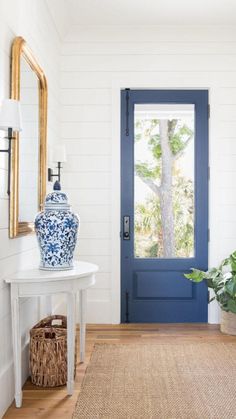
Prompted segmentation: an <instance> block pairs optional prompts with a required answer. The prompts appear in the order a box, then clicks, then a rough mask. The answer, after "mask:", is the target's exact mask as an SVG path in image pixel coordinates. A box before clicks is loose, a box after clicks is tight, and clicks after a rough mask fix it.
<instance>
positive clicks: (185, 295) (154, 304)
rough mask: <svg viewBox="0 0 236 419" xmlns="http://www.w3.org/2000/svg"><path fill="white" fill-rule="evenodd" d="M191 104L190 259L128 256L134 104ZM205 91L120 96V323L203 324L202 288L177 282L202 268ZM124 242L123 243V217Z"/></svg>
mask: <svg viewBox="0 0 236 419" xmlns="http://www.w3.org/2000/svg"><path fill="white" fill-rule="evenodd" d="M154 103H156V104H194V106H195V107H194V109H195V143H194V144H195V145H194V147H195V149H194V158H195V174H194V176H195V183H194V188H195V227H194V231H195V256H194V257H191V258H176V259H161V258H159V259H157V258H155V259H154V258H153V259H142V258H135V257H134V107H135V104H154ZM208 173H209V170H208V91H207V90H129V89H125V90H122V91H121V321H122V322H127V321H128V322H170V323H171V322H173V323H175V322H181V323H182V322H207V319H208V305H207V303H208V292H207V287H206V284H205V283H201V284H194V283H191V282H190V281H188V280H186V279H185V278H184V277H183V273H187V272H189V270H190V268H194V267H196V268H199V269H203V270H206V269H207V268H208V236H209V234H208ZM125 216H129V220H130V239H129V240H125V239H124V234H125V227H124V217H125Z"/></svg>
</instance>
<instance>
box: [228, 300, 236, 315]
mask: <svg viewBox="0 0 236 419" xmlns="http://www.w3.org/2000/svg"><path fill="white" fill-rule="evenodd" d="M227 308H228V310H229V311H231V313H236V301H235V300H232V299H230V300H228V303H227Z"/></svg>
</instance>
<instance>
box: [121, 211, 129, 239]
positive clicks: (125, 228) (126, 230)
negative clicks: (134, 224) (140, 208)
mask: <svg viewBox="0 0 236 419" xmlns="http://www.w3.org/2000/svg"><path fill="white" fill-rule="evenodd" d="M123 240H130V217H129V215H124V217H123Z"/></svg>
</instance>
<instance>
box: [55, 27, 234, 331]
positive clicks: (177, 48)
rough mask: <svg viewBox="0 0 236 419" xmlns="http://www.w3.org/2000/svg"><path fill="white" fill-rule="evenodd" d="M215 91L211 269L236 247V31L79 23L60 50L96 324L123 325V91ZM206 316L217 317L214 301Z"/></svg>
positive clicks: (70, 167)
mask: <svg viewBox="0 0 236 419" xmlns="http://www.w3.org/2000/svg"><path fill="white" fill-rule="evenodd" d="M125 87H131V88H157V89H158V88H166V89H168V88H170V89H171V88H176V89H182V88H186V89H188V88H189V89H194V88H205V89H209V96H210V103H211V120H210V166H211V180H210V198H209V201H210V228H211V241H210V244H209V255H210V261H209V262H210V265H211V266H213V265H214V264H216V263H218V262H219V261H220V260H221V258H223V257H225V256H226V255H227V254H228V253H229V252H230V251H232V250H234V249H235V247H236V221H235V209H236V194H235V187H234V185H235V175H236V173H235V172H236V164H235V163H236V130H235V129H236V29H235V28H234V27H217V26H212V27H201V26H200V27H197V26H192V27H186V26H177V27H174V26H169V27H165V26H160V27H155V26H149V27H126V26H113V27H109V26H103V27H102V26H97V27H92V26H86V25H85V26H74V27H72V28H71V30H70V32H69V33H68V35H67V37H66V39H65V41H64V42H63V47H62V57H61V120H62V125H61V134H62V136H61V137H62V138H61V140H62V141H63V142H64V143H65V144H66V146H67V150H68V154H69V157H68V162H67V163H66V164H65V170H64V172H63V185H64V186H65V189H66V190H68V192H69V194H70V197H71V202H72V205H73V207H74V209H76V210H77V211H78V213H79V214H80V216H81V234H80V239H79V246H78V251H77V254H78V256H79V257H80V258H83V259H85V260H89V261H92V262H95V263H98V264H99V266H100V272H99V274H98V275H97V279H98V281H97V284H96V286H95V287H94V289H93V290H90V291H89V293H88V298H89V310H88V320H89V321H90V322H98V323H99V322H104V323H109V322H111V321H114V322H119V304H120V296H119V280H120V279H119V164H120V162H119V112H120V109H119V90H120V88H125ZM209 321H210V322H218V311H217V307H216V306H214V305H213V304H212V305H211V306H210V310H209Z"/></svg>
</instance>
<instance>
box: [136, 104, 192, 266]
mask: <svg viewBox="0 0 236 419" xmlns="http://www.w3.org/2000/svg"><path fill="white" fill-rule="evenodd" d="M134 121H135V122H134V124H135V127H134V134H135V141H134V255H135V257H139V258H189V257H193V256H194V105H190V104H138V105H135V118H134Z"/></svg>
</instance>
